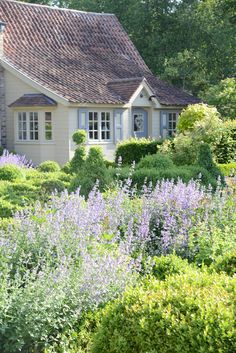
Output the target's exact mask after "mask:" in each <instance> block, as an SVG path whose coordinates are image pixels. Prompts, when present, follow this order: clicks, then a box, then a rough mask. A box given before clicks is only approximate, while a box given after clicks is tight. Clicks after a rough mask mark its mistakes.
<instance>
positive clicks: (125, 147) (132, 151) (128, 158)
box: [116, 138, 163, 164]
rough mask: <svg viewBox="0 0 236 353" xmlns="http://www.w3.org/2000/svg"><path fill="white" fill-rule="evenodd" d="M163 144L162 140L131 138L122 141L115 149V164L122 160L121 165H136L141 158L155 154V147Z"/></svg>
mask: <svg viewBox="0 0 236 353" xmlns="http://www.w3.org/2000/svg"><path fill="white" fill-rule="evenodd" d="M162 143H163V141H162V140H150V139H145V138H141V139H136V138H131V139H128V140H125V141H122V142H120V143H119V144H118V146H117V148H116V162H118V160H119V158H120V157H121V158H122V164H132V163H133V162H134V161H135V162H136V163H138V162H139V161H140V160H141V158H142V157H144V156H146V155H148V154H156V152H157V146H160V145H161V144H162Z"/></svg>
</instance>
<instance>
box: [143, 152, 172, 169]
mask: <svg viewBox="0 0 236 353" xmlns="http://www.w3.org/2000/svg"><path fill="white" fill-rule="evenodd" d="M173 166H174V163H173V162H172V160H171V159H170V157H168V156H167V155H165V154H161V153H157V154H153V155H147V156H145V157H143V158H142V159H141V160H140V162H139V163H138V164H137V169H142V168H157V169H165V168H172V167H173Z"/></svg>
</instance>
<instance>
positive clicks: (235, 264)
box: [212, 249, 236, 276]
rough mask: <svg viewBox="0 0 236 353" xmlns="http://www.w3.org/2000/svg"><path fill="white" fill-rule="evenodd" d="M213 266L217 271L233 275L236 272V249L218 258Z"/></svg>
mask: <svg viewBox="0 0 236 353" xmlns="http://www.w3.org/2000/svg"><path fill="white" fill-rule="evenodd" d="M212 268H213V269H214V270H216V271H217V272H226V273H227V274H228V275H229V276H233V275H234V274H235V273H236V249H233V250H232V251H229V252H226V253H224V254H223V255H221V256H219V257H218V258H216V261H215V262H214V263H213V264H212Z"/></svg>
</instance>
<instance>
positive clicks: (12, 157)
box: [0, 150, 33, 168]
mask: <svg viewBox="0 0 236 353" xmlns="http://www.w3.org/2000/svg"><path fill="white" fill-rule="evenodd" d="M6 164H14V165H16V166H18V167H20V168H31V167H33V163H32V161H28V160H27V159H26V157H25V156H21V155H19V154H14V153H10V152H9V151H7V150H4V151H3V154H2V156H0V167H2V166H3V165H6Z"/></svg>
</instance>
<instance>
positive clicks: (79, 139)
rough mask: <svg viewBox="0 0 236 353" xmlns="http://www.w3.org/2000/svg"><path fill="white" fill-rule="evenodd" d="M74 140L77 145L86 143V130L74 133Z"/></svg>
mask: <svg viewBox="0 0 236 353" xmlns="http://www.w3.org/2000/svg"><path fill="white" fill-rule="evenodd" d="M72 139H73V141H74V143H75V144H76V145H81V144H82V143H85V142H86V139H87V133H86V131H85V130H77V131H75V132H74V133H73V135H72Z"/></svg>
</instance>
